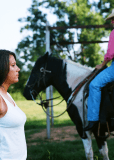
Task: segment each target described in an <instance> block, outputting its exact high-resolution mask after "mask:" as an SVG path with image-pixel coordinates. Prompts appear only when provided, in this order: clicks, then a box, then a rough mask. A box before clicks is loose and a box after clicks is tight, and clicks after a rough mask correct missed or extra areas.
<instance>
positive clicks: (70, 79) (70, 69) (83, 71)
mask: <svg viewBox="0 0 114 160" xmlns="http://www.w3.org/2000/svg"><path fill="white" fill-rule="evenodd" d="M66 63H67V83H68V85H69V87H70V88H72V90H73V89H74V88H75V87H76V86H77V85H78V84H79V83H80V82H81V81H82V80H83V79H84V78H85V77H86V76H87V75H88V74H90V72H91V71H92V69H90V68H88V67H84V66H82V65H80V64H78V63H74V62H71V61H68V60H67V61H66Z"/></svg>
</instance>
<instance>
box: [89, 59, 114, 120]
mask: <svg viewBox="0 0 114 160" xmlns="http://www.w3.org/2000/svg"><path fill="white" fill-rule="evenodd" d="M112 81H114V61H112V64H111V66H110V67H108V68H106V69H104V70H103V71H102V72H100V73H99V74H98V75H97V76H96V77H95V78H94V79H93V80H92V81H91V83H90V85H89V97H88V115H87V118H88V121H98V120H99V111H100V102H101V88H102V87H104V86H106V84H107V83H109V82H112Z"/></svg>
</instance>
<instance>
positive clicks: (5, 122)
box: [0, 50, 27, 160]
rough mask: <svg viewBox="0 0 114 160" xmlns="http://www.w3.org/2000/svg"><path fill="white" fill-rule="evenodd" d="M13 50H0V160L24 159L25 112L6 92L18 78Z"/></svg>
mask: <svg viewBox="0 0 114 160" xmlns="http://www.w3.org/2000/svg"><path fill="white" fill-rule="evenodd" d="M19 71H20V69H19V67H18V66H17V65H16V56H15V54H14V53H13V52H10V51H7V50H0V160H26V158H27V147H26V140H25V133H24V124H25V122H26V116H25V114H24V113H23V112H22V111H21V110H20V108H19V107H18V106H17V105H16V103H15V102H14V100H13V99H12V97H11V96H10V94H9V93H8V92H7V90H8V88H9V86H10V85H11V84H13V83H17V82H18V81H19V80H18V78H19Z"/></svg>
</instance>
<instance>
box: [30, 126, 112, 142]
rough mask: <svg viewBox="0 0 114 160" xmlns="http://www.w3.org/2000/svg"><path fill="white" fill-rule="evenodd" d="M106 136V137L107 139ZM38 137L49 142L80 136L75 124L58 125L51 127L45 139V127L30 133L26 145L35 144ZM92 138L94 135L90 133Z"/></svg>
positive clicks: (69, 139) (68, 139) (75, 138)
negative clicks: (48, 137) (37, 131)
mask: <svg viewBox="0 0 114 160" xmlns="http://www.w3.org/2000/svg"><path fill="white" fill-rule="evenodd" d="M109 138H114V136H110V137H109ZM109 138H108V139H109ZM38 139H40V140H43V141H50V142H52V141H53V142H60V141H74V140H80V139H81V138H80V136H79V135H78V133H77V131H76V128H75V126H67V127H60V128H54V127H53V128H51V132H50V139H47V131H46V129H42V130H41V131H40V132H39V133H34V134H31V135H30V137H29V139H28V140H29V142H30V143H29V144H28V145H36V144H38V142H32V143H31V141H37V140H38ZM92 139H94V136H93V135H92Z"/></svg>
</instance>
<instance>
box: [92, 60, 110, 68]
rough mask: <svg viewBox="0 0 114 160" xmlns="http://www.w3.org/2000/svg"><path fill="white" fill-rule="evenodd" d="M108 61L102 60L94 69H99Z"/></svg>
mask: <svg viewBox="0 0 114 160" xmlns="http://www.w3.org/2000/svg"><path fill="white" fill-rule="evenodd" d="M107 63H108V62H107V61H105V60H104V61H103V62H102V64H99V65H96V67H95V69H101V68H102V67H103V66H104V65H106V64H107Z"/></svg>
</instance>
